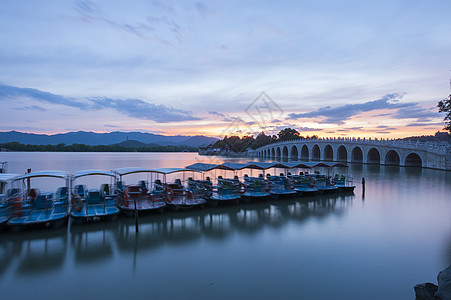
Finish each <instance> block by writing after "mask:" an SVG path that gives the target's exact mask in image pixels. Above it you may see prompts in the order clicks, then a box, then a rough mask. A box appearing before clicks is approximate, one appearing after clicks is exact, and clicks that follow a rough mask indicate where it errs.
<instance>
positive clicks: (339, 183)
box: [333, 174, 355, 193]
mask: <svg viewBox="0 0 451 300" xmlns="http://www.w3.org/2000/svg"><path fill="white" fill-rule="evenodd" d="M333 182H334V185H335V186H336V187H337V188H338V189H339V190H340V192H344V193H353V192H354V189H355V185H353V179H352V176H345V175H341V176H340V175H338V174H335V176H334V179H333Z"/></svg>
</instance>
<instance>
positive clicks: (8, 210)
mask: <svg viewBox="0 0 451 300" xmlns="http://www.w3.org/2000/svg"><path fill="white" fill-rule="evenodd" d="M16 176H18V174H9V173H0V226H3V225H4V224H6V222H8V220H9V219H10V218H11V216H12V208H13V207H12V199H14V198H16V197H17V196H18V195H16V193H18V192H19V190H18V189H11V188H10V186H8V185H10V184H11V180H12V179H13V178H14V177H16Z"/></svg>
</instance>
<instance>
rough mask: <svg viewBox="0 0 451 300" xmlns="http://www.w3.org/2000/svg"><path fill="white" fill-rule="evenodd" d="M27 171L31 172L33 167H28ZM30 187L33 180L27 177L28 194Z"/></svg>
mask: <svg viewBox="0 0 451 300" xmlns="http://www.w3.org/2000/svg"><path fill="white" fill-rule="evenodd" d="M27 173H31V169H28V170H27ZM30 189H31V180H30V178H27V196H28V194H30Z"/></svg>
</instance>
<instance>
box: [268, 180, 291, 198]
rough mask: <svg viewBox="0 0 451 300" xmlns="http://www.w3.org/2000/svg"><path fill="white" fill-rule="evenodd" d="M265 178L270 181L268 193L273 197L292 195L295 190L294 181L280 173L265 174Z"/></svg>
mask: <svg viewBox="0 0 451 300" xmlns="http://www.w3.org/2000/svg"><path fill="white" fill-rule="evenodd" d="M266 179H267V180H269V182H271V189H270V190H269V194H270V195H271V198H273V199H279V198H280V197H289V196H294V195H296V194H297V192H296V191H295V190H294V188H295V186H296V182H295V181H294V180H293V179H291V178H288V177H286V176H284V175H283V174H280V176H271V175H269V174H266Z"/></svg>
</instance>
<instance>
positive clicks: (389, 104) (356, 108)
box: [287, 93, 417, 124]
mask: <svg viewBox="0 0 451 300" xmlns="http://www.w3.org/2000/svg"><path fill="white" fill-rule="evenodd" d="M401 97H402V95H399V94H397V93H392V94H386V95H385V96H384V97H382V98H381V99H378V100H373V101H368V102H365V103H361V104H345V105H342V106H337V107H331V106H325V107H321V108H319V109H317V110H315V111H312V112H308V113H299V114H296V113H291V114H289V115H288V117H287V119H300V118H318V117H324V118H325V119H324V120H322V121H321V122H320V123H332V124H343V123H344V121H346V120H348V119H350V118H351V117H352V116H355V115H358V114H360V113H363V112H368V111H372V110H378V109H398V108H404V107H411V106H415V105H417V104H416V103H412V102H406V103H401V102H399V100H398V99H397V98H401Z"/></svg>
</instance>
